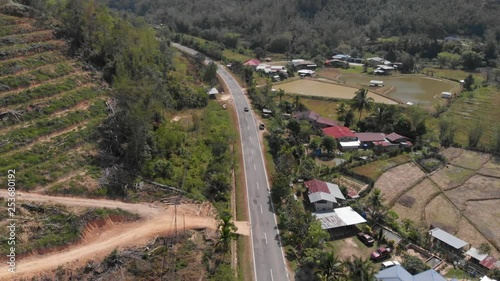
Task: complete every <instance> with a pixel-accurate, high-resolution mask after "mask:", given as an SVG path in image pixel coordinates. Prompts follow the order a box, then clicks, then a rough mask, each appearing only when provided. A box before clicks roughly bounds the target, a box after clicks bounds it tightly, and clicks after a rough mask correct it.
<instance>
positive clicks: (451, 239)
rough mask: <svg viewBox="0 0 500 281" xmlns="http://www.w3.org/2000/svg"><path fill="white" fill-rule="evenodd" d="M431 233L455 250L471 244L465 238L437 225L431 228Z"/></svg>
mask: <svg viewBox="0 0 500 281" xmlns="http://www.w3.org/2000/svg"><path fill="white" fill-rule="evenodd" d="M430 235H431V236H432V237H434V238H435V239H437V240H439V241H441V242H442V243H444V244H446V245H448V246H449V247H451V248H453V249H455V250H462V249H463V248H465V247H467V246H469V243H467V242H465V241H464V240H462V239H460V238H458V237H455V236H453V235H451V234H449V233H448V232H446V231H444V230H442V229H440V228H437V227H436V228H434V229H431V230H430Z"/></svg>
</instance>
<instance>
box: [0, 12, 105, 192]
mask: <svg viewBox="0 0 500 281" xmlns="http://www.w3.org/2000/svg"><path fill="white" fill-rule="evenodd" d="M0 30H1V31H2V32H0V53H2V56H1V57H0V115H1V117H2V118H1V120H0V132H1V134H2V136H3V137H2V138H1V139H0V173H3V174H5V173H6V170H8V169H16V170H17V173H16V181H17V185H18V188H19V189H25V190H27V189H33V188H37V187H43V186H50V185H53V184H55V183H57V184H58V185H59V188H60V190H63V189H64V190H66V189H69V190H71V192H70V194H79V195H86V196H103V195H105V192H102V190H97V189H96V188H95V184H93V185H89V184H88V183H89V182H93V183H95V182H97V180H98V178H99V177H100V176H101V172H100V169H99V168H98V167H96V166H95V165H96V163H95V161H94V160H93V157H92V156H93V155H95V154H96V151H99V149H98V147H97V142H98V141H97V139H96V138H95V137H94V136H95V132H96V130H97V127H98V126H99V125H100V124H101V123H102V121H103V120H104V119H105V118H106V117H107V116H108V109H107V108H106V105H105V102H106V100H107V99H108V93H109V91H108V90H107V89H106V86H105V85H103V84H102V80H101V78H100V74H99V73H97V72H90V71H84V70H83V65H82V64H81V63H79V62H77V61H75V60H72V59H70V58H69V57H67V56H65V55H64V53H65V52H66V50H67V47H66V45H67V44H66V42H65V41H63V40H57V39H55V37H54V34H53V32H52V30H48V29H44V27H43V26H39V25H38V24H37V23H36V22H35V20H33V19H29V18H16V17H12V16H7V15H4V14H0ZM76 170H79V171H81V172H82V173H84V174H85V175H86V176H85V177H74V178H71V177H68V175H69V174H70V173H72V172H74V171H76ZM70 179H71V182H68V181H69V180H70ZM4 180H5V178H1V179H0V184H2V185H4V182H3V181H4ZM87 188H88V189H87ZM53 191H54V190H53Z"/></svg>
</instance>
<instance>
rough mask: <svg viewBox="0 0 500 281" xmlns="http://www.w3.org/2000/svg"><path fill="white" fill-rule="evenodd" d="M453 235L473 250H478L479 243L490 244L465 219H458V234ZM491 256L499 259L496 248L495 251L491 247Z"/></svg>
mask: <svg viewBox="0 0 500 281" xmlns="http://www.w3.org/2000/svg"><path fill="white" fill-rule="evenodd" d="M455 235H456V236H457V237H458V238H460V239H462V240H464V241H466V242H468V243H469V244H471V245H472V246H473V247H475V248H478V247H479V246H480V245H481V243H488V244H491V242H490V241H488V240H487V239H486V237H484V235H483V234H482V233H481V232H479V231H477V228H476V227H474V226H473V225H472V224H471V223H470V222H469V220H468V219H467V218H465V217H461V218H460V221H459V223H458V232H457V233H455ZM496 243H497V244H498V240H497V241H496ZM491 254H492V255H493V256H495V257H500V251H499V250H498V246H497V248H496V249H495V247H492V249H491Z"/></svg>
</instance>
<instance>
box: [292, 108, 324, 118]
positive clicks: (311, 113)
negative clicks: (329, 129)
mask: <svg viewBox="0 0 500 281" xmlns="http://www.w3.org/2000/svg"><path fill="white" fill-rule="evenodd" d="M319 117H320V115H319V114H318V113H316V112H314V111H312V110H308V111H302V112H298V113H295V114H294V115H293V118H296V119H305V118H308V119H312V120H317V119H318V118H319Z"/></svg>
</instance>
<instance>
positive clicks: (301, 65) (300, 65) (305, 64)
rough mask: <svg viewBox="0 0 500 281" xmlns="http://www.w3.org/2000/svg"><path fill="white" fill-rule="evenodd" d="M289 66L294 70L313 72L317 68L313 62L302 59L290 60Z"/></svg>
mask: <svg viewBox="0 0 500 281" xmlns="http://www.w3.org/2000/svg"><path fill="white" fill-rule="evenodd" d="M291 64H292V65H293V67H294V68H295V69H296V70H301V69H309V70H315V69H316V68H317V67H318V66H317V65H316V64H315V63H314V62H312V61H308V60H303V59H296V60H292V63H291Z"/></svg>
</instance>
